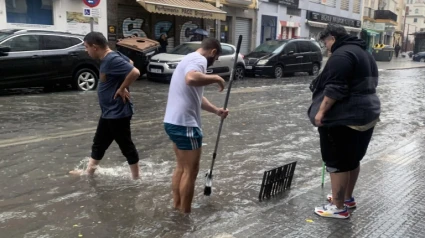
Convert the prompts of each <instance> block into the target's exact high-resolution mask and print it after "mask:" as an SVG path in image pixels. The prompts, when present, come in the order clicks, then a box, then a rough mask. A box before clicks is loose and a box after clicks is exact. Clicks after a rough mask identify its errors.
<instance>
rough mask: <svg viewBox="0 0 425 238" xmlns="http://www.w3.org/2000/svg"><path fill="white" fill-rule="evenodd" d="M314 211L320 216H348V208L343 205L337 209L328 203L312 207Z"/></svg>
mask: <svg viewBox="0 0 425 238" xmlns="http://www.w3.org/2000/svg"><path fill="white" fill-rule="evenodd" d="M314 213H316V214H317V215H319V216H321V217H331V218H340V219H347V218H349V217H350V213H349V212H348V208H347V207H346V206H344V208H343V209H338V208H337V207H336V206H335V205H334V204H332V203H329V204H327V205H323V206H320V207H316V208H315V209H314Z"/></svg>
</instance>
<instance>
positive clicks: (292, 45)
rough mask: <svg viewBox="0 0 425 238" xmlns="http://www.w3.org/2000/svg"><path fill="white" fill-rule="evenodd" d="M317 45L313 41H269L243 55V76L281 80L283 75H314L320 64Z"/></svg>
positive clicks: (320, 55)
mask: <svg viewBox="0 0 425 238" xmlns="http://www.w3.org/2000/svg"><path fill="white" fill-rule="evenodd" d="M322 59H323V57H322V52H321V49H320V47H319V44H318V43H317V42H316V41H313V40H307V39H290V40H271V41H266V42H264V43H263V44H261V45H259V46H258V47H257V48H256V49H255V50H254V51H252V52H251V53H249V54H247V55H245V57H244V60H245V65H246V69H245V75H246V76H255V75H267V76H272V77H275V78H281V77H282V76H283V75H284V74H287V73H288V74H292V73H295V72H308V73H309V74H310V75H315V74H317V73H318V72H319V70H320V67H321V64H322Z"/></svg>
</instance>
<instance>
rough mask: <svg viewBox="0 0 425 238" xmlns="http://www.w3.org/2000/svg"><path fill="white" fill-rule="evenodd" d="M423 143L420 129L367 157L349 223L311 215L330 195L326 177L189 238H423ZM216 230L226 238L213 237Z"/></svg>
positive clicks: (422, 134) (423, 135)
mask: <svg viewBox="0 0 425 238" xmlns="http://www.w3.org/2000/svg"><path fill="white" fill-rule="evenodd" d="M424 140H425V129H421V130H419V131H417V132H416V133H415V134H414V135H411V137H410V138H408V139H406V140H404V141H400V142H394V144H393V146H392V147H391V148H390V149H388V150H385V151H379V152H376V153H374V154H370V155H368V156H367V157H368V158H367V159H366V161H364V162H363V163H362V167H361V168H362V169H361V170H362V171H361V173H360V178H359V181H358V185H357V187H356V190H355V198H356V201H357V206H358V207H357V209H353V210H352V214H351V217H350V218H349V219H345V220H344V219H333V218H322V217H319V216H316V215H315V214H314V213H313V210H314V207H315V206H318V205H321V204H324V203H325V197H326V194H328V193H329V191H330V184H329V175H327V181H326V184H325V188H321V186H320V185H318V186H317V187H315V188H313V189H309V190H307V191H305V192H304V193H302V194H300V195H292V197H291V194H290V193H291V192H288V193H287V194H285V195H283V196H282V197H280V198H275V199H272V200H269V201H265V202H263V203H261V205H262V207H261V208H260V210H261V211H260V212H258V213H256V214H253V215H251V216H248V217H246V218H244V219H238V220H232V221H229V222H228V223H226V224H220V226H219V227H218V226H217V227H210V228H207V229H206V230H200V231H199V233H196V234H195V235H194V236H191V237H211V236H212V237H215V238H218V237H253V238H254V237H303V238H304V237H335V238H341V237H356V238H357V237H424V234H423V231H422V228H423V227H424V226H425V222H424V219H423V217H424V216H425V202H424V201H425V200H424V199H423V197H425V179H424V176H423V171H424V170H425V161H424V156H423V153H424V148H423V146H422V145H423V141H424ZM296 173H297V172H296V171H295V176H296ZM317 176H320V174H318V175H317ZM282 201H284V202H282ZM218 229H219V230H220V231H223V234H231V235H230V236H225V235H217V230H218ZM421 234H422V235H421ZM206 235H210V236H206ZM214 235H215V236H214Z"/></svg>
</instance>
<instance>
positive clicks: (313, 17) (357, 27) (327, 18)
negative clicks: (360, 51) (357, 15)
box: [306, 11, 362, 40]
mask: <svg viewBox="0 0 425 238" xmlns="http://www.w3.org/2000/svg"><path fill="white" fill-rule="evenodd" d="M329 23H335V24H339V25H342V26H344V27H345V29H346V30H347V32H348V33H349V34H351V35H356V36H358V35H359V33H360V32H361V30H362V28H361V25H362V22H361V21H360V20H356V19H350V18H345V17H339V16H334V15H329V14H324V13H320V12H314V11H307V15H306V28H307V29H308V35H309V37H310V38H314V39H316V40H319V35H320V32H322V31H323V30H324V28H326V26H327V25H328V24H329Z"/></svg>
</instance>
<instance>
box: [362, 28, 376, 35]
mask: <svg viewBox="0 0 425 238" xmlns="http://www.w3.org/2000/svg"><path fill="white" fill-rule="evenodd" d="M363 30H365V31H366V32H367V34H368V35H370V36H377V35H379V32H376V31H372V30H368V29H363Z"/></svg>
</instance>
